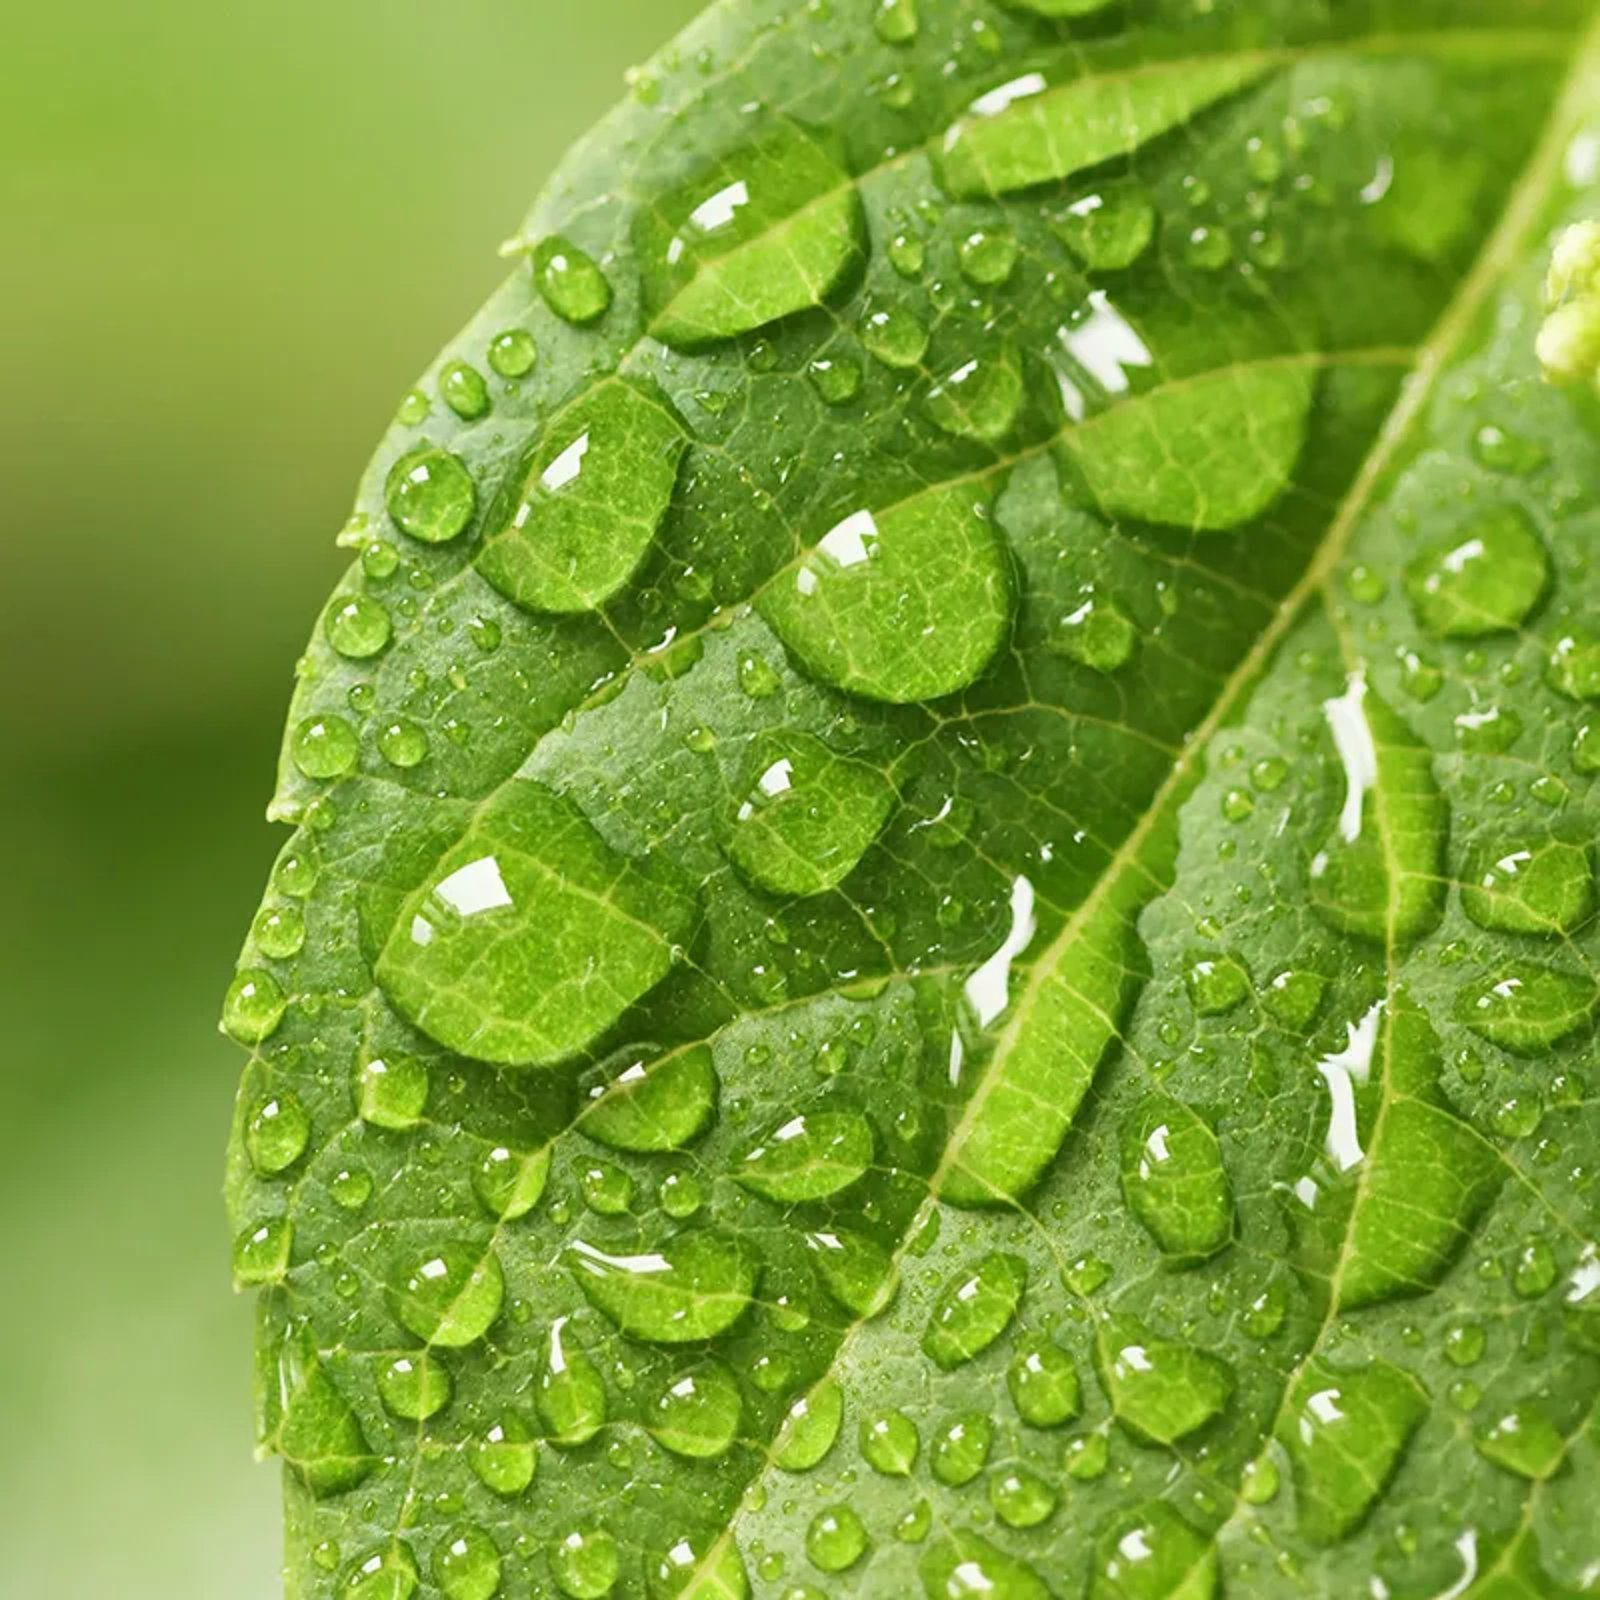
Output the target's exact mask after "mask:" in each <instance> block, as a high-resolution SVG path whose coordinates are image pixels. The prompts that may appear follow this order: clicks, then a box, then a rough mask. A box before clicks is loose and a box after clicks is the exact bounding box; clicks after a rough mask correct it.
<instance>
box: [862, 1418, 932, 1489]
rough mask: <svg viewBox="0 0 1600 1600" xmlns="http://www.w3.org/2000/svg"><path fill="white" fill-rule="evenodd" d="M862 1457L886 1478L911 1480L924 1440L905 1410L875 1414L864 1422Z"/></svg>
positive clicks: (863, 1420)
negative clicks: (912, 1470)
mask: <svg viewBox="0 0 1600 1600" xmlns="http://www.w3.org/2000/svg"><path fill="white" fill-rule="evenodd" d="M860 1438H861V1454H862V1456H863V1457H864V1458H865V1459H866V1462H867V1465H868V1466H870V1467H871V1468H872V1469H873V1471H874V1472H881V1473H882V1474H883V1475H884V1477H886V1478H909V1477H910V1476H911V1469H912V1467H914V1466H915V1465H916V1462H917V1452H918V1451H919V1450H920V1449H921V1448H922V1440H921V1438H920V1437H919V1436H918V1434H917V1425H916V1423H914V1422H913V1421H912V1420H911V1418H910V1417H908V1416H907V1415H906V1414H905V1412H903V1411H875V1412H872V1413H870V1414H869V1415H867V1416H865V1417H863V1418H862V1419H861V1435H860Z"/></svg>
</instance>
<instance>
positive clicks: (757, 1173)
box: [733, 1110, 876, 1204]
mask: <svg viewBox="0 0 1600 1600" xmlns="http://www.w3.org/2000/svg"><path fill="white" fill-rule="evenodd" d="M875 1148H876V1146H875V1141H874V1139H873V1134H872V1125H871V1123H869V1122H868V1121H867V1119H866V1118H865V1117H864V1116H862V1115H861V1113H860V1112H858V1111H842V1110H839V1111H826V1110H824V1111H814V1112H808V1113H804V1114H802V1115H800V1116H797V1117H791V1118H789V1119H788V1120H787V1121H786V1122H783V1123H781V1124H779V1126H778V1127H776V1128H774V1129H773V1130H772V1131H771V1132H770V1133H768V1134H767V1135H765V1136H764V1137H763V1138H762V1139H761V1140H760V1142H759V1143H757V1144H756V1145H754V1146H753V1147H752V1148H751V1149H750V1150H749V1151H747V1152H746V1154H745V1155H744V1157H743V1159H742V1160H741V1161H740V1162H739V1163H738V1165H737V1166H735V1167H734V1169H733V1175H734V1176H735V1177H736V1178H737V1179H738V1180H739V1182H740V1183H742V1184H744V1186H745V1187H746V1188H748V1189H754V1190H755V1191H756V1193H757V1194H761V1195H765V1196H766V1197H767V1199H769V1200H776V1201H779V1202H781V1203H784V1204H793V1203H796V1202H799V1201H805V1200H825V1199H827V1198H828V1197H829V1196H830V1195H835V1194H837V1193H839V1191H840V1190H841V1189H846V1188H848V1187H849V1186H850V1185H851V1184H852V1183H854V1182H855V1181H856V1180H857V1179H858V1178H860V1177H861V1176H862V1174H863V1173H865V1172H866V1170H867V1168H868V1167H869V1166H871V1164H872V1159H873V1155H874V1153H875Z"/></svg>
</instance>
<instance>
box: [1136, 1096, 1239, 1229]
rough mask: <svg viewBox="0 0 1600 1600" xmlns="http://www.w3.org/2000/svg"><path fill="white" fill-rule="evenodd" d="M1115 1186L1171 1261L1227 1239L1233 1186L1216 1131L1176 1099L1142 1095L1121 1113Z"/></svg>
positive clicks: (1231, 1220) (1231, 1221) (1231, 1209)
mask: <svg viewBox="0 0 1600 1600" xmlns="http://www.w3.org/2000/svg"><path fill="white" fill-rule="evenodd" d="M1122 1192H1123V1194H1124V1195H1125V1196H1126V1197H1127V1201H1128V1205H1129V1206H1130V1207H1131V1208H1132V1211H1133V1214H1134V1215H1135V1216H1136V1217H1138V1219H1139V1220H1140V1222H1142V1223H1143V1224H1144V1225H1145V1227H1146V1228H1148V1229H1149V1230H1150V1234H1151V1237H1152V1238H1154V1239H1155V1241H1156V1243H1157V1244H1158V1245H1160V1247H1161V1248H1162V1249H1163V1250H1164V1251H1166V1253H1167V1254H1168V1255H1170V1256H1173V1257H1175V1258H1177V1259H1178V1260H1187V1261H1200V1260H1204V1258H1205V1257H1207V1256H1210V1255H1215V1254H1216V1252H1217V1251H1218V1250H1220V1249H1222V1247H1223V1246H1224V1245H1226V1244H1227V1243H1228V1242H1229V1241H1230V1240H1231V1239H1232V1238H1233V1186H1232V1184H1230V1183H1229V1181H1228V1173H1227V1169H1226V1168H1225V1167H1224V1166H1223V1164H1222V1149H1221V1147H1220V1146H1219V1145H1218V1143H1217V1136H1216V1134H1214V1133H1213V1132H1212V1131H1211V1128H1210V1125H1209V1124H1208V1123H1207V1122H1206V1121H1205V1120H1204V1119H1203V1118H1202V1117H1200V1116H1199V1115H1197V1114H1196V1113H1195V1112H1194V1111H1192V1110H1191V1109H1190V1108H1189V1107H1188V1106H1186V1105H1184V1104H1183V1103H1182V1102H1181V1101H1179V1100H1174V1099H1171V1098H1170V1097H1168V1096H1166V1095H1151V1096H1148V1097H1147V1098H1146V1099H1145V1100H1143V1101H1142V1102H1141V1103H1140V1104H1139V1105H1138V1107H1136V1108H1135V1110H1134V1111H1132V1112H1131V1113H1130V1114H1129V1115H1128V1116H1127V1118H1126V1119H1125V1120H1124V1122H1123V1124H1122Z"/></svg>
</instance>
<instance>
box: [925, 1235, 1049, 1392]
mask: <svg viewBox="0 0 1600 1600" xmlns="http://www.w3.org/2000/svg"><path fill="white" fill-rule="evenodd" d="M1027 1286H1028V1267H1027V1263H1026V1262H1025V1261H1023V1259H1022V1258H1021V1257H1020V1256H1013V1255H992V1256H986V1257H984V1259H983V1260H982V1261H980V1262H979V1263H978V1264H977V1265H976V1266H975V1267H973V1268H971V1269H970V1270H968V1271H965V1272H961V1273H958V1274H957V1275H956V1277H954V1278H952V1279H951V1280H950V1282H949V1283H947V1284H946V1285H945V1287H944V1289H943V1290H942V1291H941V1292H940V1294H939V1297H938V1299H937V1300H935V1302H934V1305H933V1312H932V1314H931V1315H930V1317H929V1318H928V1326H927V1328H926V1329H925V1330H924V1331H923V1335H922V1350H923V1354H924V1355H926V1356H928V1357H929V1358H930V1359H931V1360H932V1361H933V1362H934V1363H935V1364H936V1365H938V1366H940V1367H943V1368H944V1369H945V1371H947V1372H948V1371H949V1370H951V1369H952V1368H954V1367H959V1366H960V1365H961V1364H962V1363H963V1362H966V1361H971V1360H972V1359H973V1357H974V1356H978V1355H981V1354H982V1353H983V1352H984V1351H985V1350H987V1349H988V1348H989V1346H990V1345H992V1344H993V1343H994V1342H995V1340H996V1339H998V1338H999V1337H1000V1335H1001V1334H1003V1333H1004V1332H1005V1331H1006V1329H1007V1328H1009V1327H1010V1326H1011V1323H1012V1321H1013V1319H1014V1318H1015V1317H1016V1314H1017V1311H1018V1308H1019V1307H1020V1306H1021V1304H1022V1295H1023V1291H1024V1290H1025V1289H1026V1288H1027Z"/></svg>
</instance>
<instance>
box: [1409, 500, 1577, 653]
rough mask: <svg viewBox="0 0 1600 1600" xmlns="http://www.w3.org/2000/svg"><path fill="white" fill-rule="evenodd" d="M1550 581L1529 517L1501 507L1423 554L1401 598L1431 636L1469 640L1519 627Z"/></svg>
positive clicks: (1516, 508) (1515, 508)
mask: <svg viewBox="0 0 1600 1600" xmlns="http://www.w3.org/2000/svg"><path fill="white" fill-rule="evenodd" d="M1549 576H1550V562H1549V558H1548V557H1547V556H1546V555H1545V552H1544V545H1543V544H1542V543H1541V542H1540V539H1539V535H1538V534H1537V533H1536V532H1535V531H1534V527H1533V524H1532V523H1531V522H1530V521H1529V520H1528V514H1527V512H1525V511H1523V510H1522V509H1521V508H1520V507H1519V506H1514V505H1503V506H1497V507H1496V508H1495V509H1494V510H1492V511H1489V512H1486V513H1485V514H1484V515H1482V516H1480V517H1478V518H1476V519H1475V520H1474V521H1473V522H1472V523H1471V524H1470V525H1469V526H1468V527H1466V528H1464V529H1462V530H1461V532H1460V533H1459V534H1452V535H1451V536H1450V537H1449V538H1447V539H1442V540H1440V541H1439V542H1437V543H1435V544H1432V545H1429V546H1428V548H1427V549H1426V550H1424V551H1422V552H1421V554H1419V555H1418V556H1417V557H1416V559H1415V560H1413V561H1412V562H1411V564H1410V565H1409V566H1408V567H1407V568H1406V593H1407V594H1408V595H1409V596H1410V599H1411V606H1412V609H1413V610H1414V611H1415V612H1416V614H1417V621H1418V622H1419V623H1421V624H1422V626H1423V627H1424V628H1426V629H1427V630H1428V631H1429V632H1430V633H1433V634H1438V635H1440V636H1442V637H1444V638H1453V639H1471V638H1477V637H1479V636H1481V635H1483V634H1490V633H1502V632H1505V631H1506V630H1508V629H1512V628H1516V627H1519V626H1520V625H1521V623H1522V622H1523V620H1524V618H1526V617H1527V615H1528V613H1529V612H1530V611H1532V610H1533V608H1534V607H1535V606H1536V605H1537V604H1538V603H1539V598H1540V596H1541V595H1542V594H1543V593H1544V589H1545V584H1546V583H1547V582H1548V581H1549Z"/></svg>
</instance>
